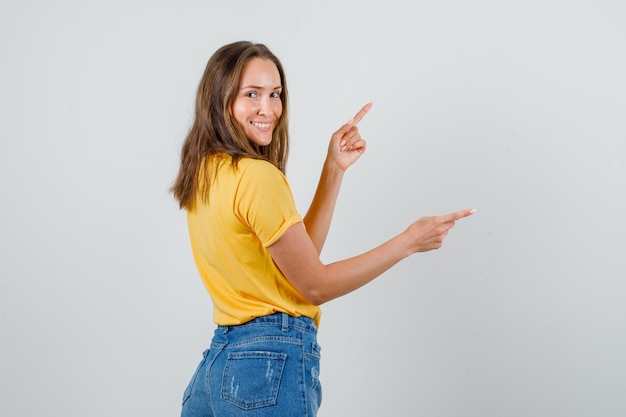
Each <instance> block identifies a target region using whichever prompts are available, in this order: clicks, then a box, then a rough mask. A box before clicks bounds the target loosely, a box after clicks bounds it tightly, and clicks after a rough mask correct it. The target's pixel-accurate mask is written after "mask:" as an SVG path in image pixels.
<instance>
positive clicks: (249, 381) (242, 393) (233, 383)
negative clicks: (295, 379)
mask: <svg viewBox="0 0 626 417" xmlns="http://www.w3.org/2000/svg"><path fill="white" fill-rule="evenodd" d="M286 361H287V354H285V353H277V352H262V351H248V352H231V353H229V354H228V359H227V360H226V366H225V367H224V374H223V376H222V391H221V398H222V399H223V400H224V401H227V402H229V403H231V404H234V405H236V406H238V407H240V408H242V409H244V410H251V409H253V408H260V407H266V406H268V405H274V404H276V398H277V397H278V388H279V387H280V379H281V377H282V375H283V370H284V368H285V362H286Z"/></svg>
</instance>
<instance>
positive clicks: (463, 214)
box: [443, 209, 476, 222]
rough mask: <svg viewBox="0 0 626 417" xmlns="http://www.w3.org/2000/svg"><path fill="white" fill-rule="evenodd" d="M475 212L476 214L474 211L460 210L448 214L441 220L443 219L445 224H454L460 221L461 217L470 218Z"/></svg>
mask: <svg viewBox="0 0 626 417" xmlns="http://www.w3.org/2000/svg"><path fill="white" fill-rule="evenodd" d="M475 212H476V209H466V210H461V211H457V212H454V213H450V214H448V215H445V216H443V218H444V221H446V222H455V221H457V220H459V219H462V218H463V217H467V216H471V215H472V214H474V213H475Z"/></svg>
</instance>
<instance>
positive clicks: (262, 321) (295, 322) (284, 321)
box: [217, 313, 317, 334]
mask: <svg viewBox="0 0 626 417" xmlns="http://www.w3.org/2000/svg"><path fill="white" fill-rule="evenodd" d="M263 325H270V326H276V325H278V326H279V327H281V328H282V330H283V331H285V332H286V331H287V330H289V329H290V328H298V329H300V330H304V331H307V332H311V333H314V334H317V327H316V326H315V322H314V321H313V319H311V318H310V317H306V316H299V317H294V316H290V315H289V314H287V313H274V314H270V315H269V316H262V317H257V318H254V319H252V320H250V321H247V322H245V323H242V324H237V325H233V326H222V325H219V326H217V327H218V329H223V330H225V331H228V330H231V329H235V328H241V327H243V326H263Z"/></svg>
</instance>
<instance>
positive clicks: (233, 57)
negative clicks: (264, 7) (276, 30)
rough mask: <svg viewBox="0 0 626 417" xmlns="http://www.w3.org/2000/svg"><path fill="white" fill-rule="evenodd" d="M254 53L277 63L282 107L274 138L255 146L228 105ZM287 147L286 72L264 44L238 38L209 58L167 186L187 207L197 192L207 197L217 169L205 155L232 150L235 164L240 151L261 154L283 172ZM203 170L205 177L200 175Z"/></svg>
mask: <svg viewBox="0 0 626 417" xmlns="http://www.w3.org/2000/svg"><path fill="white" fill-rule="evenodd" d="M253 58H262V59H269V60H270V61H272V62H273V63H274V64H276V68H278V73H279V74H280V80H281V84H282V92H281V95H280V99H281V101H282V105H283V112H282V114H281V116H280V118H279V119H278V123H277V124H276V128H275V129H274V133H273V138H272V142H271V143H270V144H269V145H267V146H257V145H255V144H254V143H252V142H251V141H249V140H248V138H247V137H246V135H245V134H244V132H243V130H242V129H241V127H240V126H239V124H238V123H237V122H236V121H235V118H234V117H233V114H232V111H231V104H232V102H233V100H234V99H235V96H236V94H237V90H238V89H239V81H240V79H241V73H242V71H243V68H244V66H245V65H246V63H248V61H250V60H251V59H253ZM288 152H289V118H288V95H287V81H286V79H285V72H284V70H283V66H282V64H281V62H280V60H279V59H278V58H277V57H276V56H275V55H274V54H273V53H272V52H271V51H270V50H269V49H268V48H267V47H266V46H265V45H263V44H254V43H252V42H247V41H241V42H234V43H231V44H228V45H225V46H222V47H221V48H220V49H218V50H217V51H216V52H215V53H214V54H213V56H211V58H210V59H209V62H208V63H207V65H206V68H205V70H204V75H203V76H202V79H201V80H200V85H199V86H198V92H197V95H196V109H195V117H194V122H193V125H192V126H191V129H190V130H189V133H188V134H187V137H186V139H185V142H184V143H183V147H182V151H181V161H180V169H179V171H178V176H177V178H176V180H175V182H174V185H172V187H171V189H170V191H172V193H173V194H174V197H175V198H176V200H178V202H179V204H180V208H181V209H183V208H184V209H190V208H191V207H192V206H193V203H194V201H195V198H196V194H197V193H200V196H201V197H202V199H203V200H205V201H207V199H208V189H209V186H210V184H211V183H212V180H213V178H214V175H215V173H216V171H217V167H218V165H217V164H214V165H213V169H212V170H211V169H209V159H210V158H209V157H210V156H212V155H218V154H227V155H230V157H231V158H232V161H233V165H234V166H235V167H236V166H237V162H238V161H239V160H240V159H241V158H243V157H251V158H256V159H264V160H267V161H269V162H271V163H273V164H274V165H275V166H276V167H277V168H278V169H280V170H281V171H282V172H283V173H284V172H285V168H286V164H287V155H288ZM201 174H203V178H200V175H201Z"/></svg>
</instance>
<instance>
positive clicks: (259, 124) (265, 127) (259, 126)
mask: <svg viewBox="0 0 626 417" xmlns="http://www.w3.org/2000/svg"><path fill="white" fill-rule="evenodd" d="M250 124H252V126H255V127H258V128H259V129H269V128H270V127H272V124H271V123H259V122H250Z"/></svg>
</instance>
